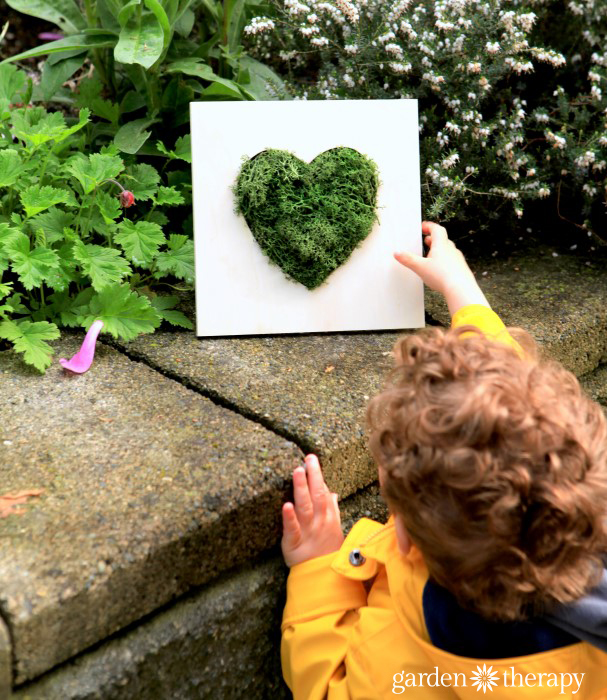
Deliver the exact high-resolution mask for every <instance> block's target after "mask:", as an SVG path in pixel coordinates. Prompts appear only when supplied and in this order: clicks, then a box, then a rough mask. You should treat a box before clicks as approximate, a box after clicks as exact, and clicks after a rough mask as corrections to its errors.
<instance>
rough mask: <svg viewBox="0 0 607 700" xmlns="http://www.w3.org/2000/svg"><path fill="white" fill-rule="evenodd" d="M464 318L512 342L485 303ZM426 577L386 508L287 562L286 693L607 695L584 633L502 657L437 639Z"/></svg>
mask: <svg viewBox="0 0 607 700" xmlns="http://www.w3.org/2000/svg"><path fill="white" fill-rule="evenodd" d="M468 323H471V324H473V325H475V326H477V327H479V328H480V329H481V330H482V331H483V332H485V333H486V334H487V335H490V336H492V337H495V338H498V339H500V340H503V342H506V343H509V344H513V345H516V344H515V342H514V341H513V340H512V338H511V337H510V336H509V334H508V333H507V332H506V331H504V326H503V324H502V322H501V321H500V319H499V318H498V317H497V316H496V314H494V313H493V312H492V311H491V310H490V309H488V308H487V307H483V306H477V305H474V306H467V307H464V308H463V309H461V310H460V311H458V312H457V313H456V314H455V315H454V317H453V326H460V325H464V324H468ZM355 550H358V552H359V554H358V553H355V554H354V555H353V554H352V552H353V551H355ZM360 555H362V556H360ZM427 580H428V570H427V568H426V566H425V563H424V560H423V558H422V556H421V553H420V552H419V550H418V549H416V548H415V547H414V546H413V547H412V548H411V550H410V552H409V554H408V555H406V556H404V555H402V554H401V553H400V551H399V549H398V545H397V541H396V536H395V531H394V524H393V520H392V518H390V519H389V520H388V523H387V524H386V525H381V524H380V523H376V522H374V521H372V520H368V519H366V518H364V519H362V520H360V521H359V522H358V523H356V525H355V526H354V527H353V528H352V531H351V532H350V534H349V535H348V537H347V538H346V540H345V542H344V544H343V546H342V547H341V549H340V550H339V552H335V553H332V554H327V555H325V556H323V557H318V558H316V559H311V560H309V561H306V562H303V563H302V564H298V565H297V566H294V567H292V569H291V571H290V574H289V579H288V582H287V603H286V606H285V610H284V615H283V622H282V647H281V655H282V667H283V673H284V677H285V680H286V682H287V684H288V686H289V688H291V690H292V691H293V695H294V699H295V700H320V699H322V698H327V699H328V700H349V699H352V700H376V699H379V698H382V699H383V698H391V697H394V696H395V695H404V696H405V698H408V697H410V698H418V699H419V700H456V699H457V698H461V699H462V700H469V699H471V698H477V699H478V698H479V697H481V696H480V695H479V693H480V692H482V694H483V695H482V697H489V698H491V700H560V699H561V698H562V699H563V700H573V699H575V700H607V654H606V653H604V652H602V651H600V650H599V649H598V648H596V647H593V646H591V645H590V644H588V643H586V642H578V643H575V644H571V645H569V646H565V647H560V648H557V649H553V650H550V651H544V652H540V653H537V654H531V655H527V656H521V657H514V658H507V659H474V658H467V657H462V656H457V655H455V654H451V653H449V652H446V651H443V650H441V649H439V648H437V647H435V646H434V645H433V644H432V643H431V642H430V638H429V635H428V631H427V629H426V624H425V620H424V612H423V604H422V593H423V590H424V586H425V585H426V582H427Z"/></svg>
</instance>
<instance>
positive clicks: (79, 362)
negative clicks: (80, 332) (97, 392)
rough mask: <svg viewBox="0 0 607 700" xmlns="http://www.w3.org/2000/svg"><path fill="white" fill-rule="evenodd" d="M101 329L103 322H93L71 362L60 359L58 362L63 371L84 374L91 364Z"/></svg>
mask: <svg viewBox="0 0 607 700" xmlns="http://www.w3.org/2000/svg"><path fill="white" fill-rule="evenodd" d="M102 328H103V321H93V324H92V325H91V327H90V328H89V329H88V331H87V334H86V335H85V337H84V340H83V341H82V346H81V347H80V350H78V352H77V353H76V354H75V355H74V357H72V359H71V360H65V359H64V358H63V357H62V358H61V359H60V360H59V362H60V363H61V366H62V367H64V368H65V369H69V370H70V372H76V374H82V373H83V372H86V371H87V370H88V369H89V368H90V366H91V365H92V364H93V358H94V357H95V343H96V342H97V336H98V335H99V331H100V330H101V329H102Z"/></svg>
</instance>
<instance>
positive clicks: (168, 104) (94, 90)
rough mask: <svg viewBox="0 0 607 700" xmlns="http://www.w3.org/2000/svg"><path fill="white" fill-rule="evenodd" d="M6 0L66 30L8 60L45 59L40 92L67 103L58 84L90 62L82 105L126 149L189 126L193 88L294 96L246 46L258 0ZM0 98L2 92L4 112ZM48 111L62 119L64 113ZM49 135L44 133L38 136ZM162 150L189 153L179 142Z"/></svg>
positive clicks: (144, 149)
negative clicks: (246, 32) (81, 2)
mask: <svg viewBox="0 0 607 700" xmlns="http://www.w3.org/2000/svg"><path fill="white" fill-rule="evenodd" d="M7 2H8V4H9V5H10V6H11V7H12V8H14V9H16V10H18V11H20V12H23V13H25V14H28V15H32V16H34V17H39V18H41V19H45V20H47V21H50V22H54V23H55V24H57V25H59V27H60V28H61V30H62V32H63V34H64V35H65V36H64V38H62V39H59V40H57V41H51V42H49V43H47V44H43V45H42V46H39V47H37V48H34V49H30V50H28V51H25V52H23V53H21V54H18V55H16V56H12V57H10V58H9V59H7V61H19V60H22V59H26V58H33V57H38V56H48V57H49V58H48V60H47V62H46V64H45V65H44V68H43V72H42V79H41V83H40V85H39V86H36V89H35V92H34V94H35V96H36V99H44V100H47V101H48V100H53V99H55V98H57V99H58V100H62V101H64V100H66V99H69V100H70V101H71V99H72V95H70V94H69V92H67V90H66V89H65V88H64V87H62V85H63V83H64V82H65V81H66V80H68V79H69V78H70V77H71V76H72V75H74V73H75V72H76V71H79V70H80V69H81V67H82V65H83V64H84V62H85V60H89V61H91V62H92V63H93V64H94V67H95V73H94V75H95V77H94V78H93V79H92V80H91V79H87V80H84V81H83V82H82V85H81V88H80V92H81V94H80V98H79V100H78V103H79V104H80V105H81V106H83V107H86V108H88V109H90V110H91V112H92V113H93V114H94V115H95V116H96V117H99V118H101V119H102V120H104V121H106V122H109V123H110V124H111V126H112V129H111V132H108V131H107V130H104V129H103V127H99V128H98V129H97V133H98V134H103V135H104V136H105V135H106V134H108V133H111V135H112V136H113V142H114V144H115V146H116V147H117V148H118V150H119V151H121V152H123V153H128V154H135V153H153V152H154V149H153V147H151V146H150V144H149V143H148V141H149V139H150V137H151V136H152V135H153V134H154V135H155V137H156V139H157V138H158V136H160V135H162V134H164V133H166V128H171V129H173V128H174V127H175V126H181V125H185V124H187V122H188V115H189V102H190V101H191V100H192V99H195V98H196V96H197V95H199V96H200V97H201V98H202V99H205V100H255V99H276V98H277V97H279V96H282V97H287V96H288V95H287V92H286V90H282V92H281V91H280V90H275V89H274V91H273V92H272V89H270V88H269V86H270V85H274V86H276V85H281V84H282V81H281V79H280V78H279V77H278V76H277V75H276V74H275V73H274V72H273V71H272V70H271V69H270V68H269V67H267V66H263V65H262V64H261V63H259V62H258V61H256V60H255V59H253V58H250V57H247V56H245V54H244V52H243V47H242V43H241V35H242V31H243V28H244V26H245V24H246V22H247V21H248V20H249V19H251V18H252V17H253V16H255V15H256V14H257V13H258V12H259V6H260V2H259V0H228V1H225V2H224V0H204V1H203V2H201V1H200V0H180V1H179V2H178V1H177V0H123V1H122V2H117V1H116V0H96V1H95V2H93V1H91V0H85V2H84V6H83V10H84V12H83V11H82V10H81V9H80V7H79V4H78V2H77V1H76V0H31V1H30V0H7ZM15 75H16V74H15V73H12V74H11V76H12V79H13V80H16V78H15ZM11 89H12V88H11ZM13 92H15V90H13ZM279 93H281V94H279ZM2 105H3V98H2V93H0V110H1V109H2ZM49 119H50V120H51V121H52V122H54V121H55V120H57V121H58V120H59V115H57V116H56V117H55V116H53V115H50V117H49ZM48 126H49V128H50V126H52V124H49V125H48ZM25 131H27V130H25ZM25 131H24V133H25ZM46 136H48V133H47V131H43V132H42V133H41V134H40V135H36V136H35V137H36V138H38V139H42V138H45V137H46ZM162 152H163V153H164V154H165V155H168V156H169V157H171V158H182V157H184V156H185V151H183V150H181V148H180V146H179V145H176V148H175V150H174V151H172V152H171V153H168V152H165V151H162ZM185 159H186V157H184V160H185Z"/></svg>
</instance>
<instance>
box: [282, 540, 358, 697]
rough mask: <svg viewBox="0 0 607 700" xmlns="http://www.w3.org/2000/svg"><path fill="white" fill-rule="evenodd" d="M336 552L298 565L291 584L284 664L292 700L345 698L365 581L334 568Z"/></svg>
mask: <svg viewBox="0 0 607 700" xmlns="http://www.w3.org/2000/svg"><path fill="white" fill-rule="evenodd" d="M334 559H335V553H332V554H327V555H325V556H323V557H318V558H316V559H310V560H309V561H306V562H303V563H302V564H298V565H297V566H294V567H293V568H292V569H291V571H290V573H289V578H288V580H287V603H286V606H285V610H284V615H283V621H282V643H281V661H282V670H283V675H284V679H285V681H286V683H287V685H288V686H289V688H290V689H291V692H292V693H293V698H294V700H322V699H323V698H326V699H327V700H347V698H349V697H350V694H349V691H348V689H347V679H346V670H345V658H346V653H347V650H348V642H349V638H350V634H351V632H352V629H353V627H354V625H355V624H356V622H357V621H358V609H359V608H361V607H363V606H364V605H366V604H367V593H366V590H365V587H364V585H363V584H362V582H361V581H353V580H351V579H348V578H346V577H345V576H341V575H340V574H338V573H336V572H335V571H333V570H332V569H331V564H332V562H333V560H334Z"/></svg>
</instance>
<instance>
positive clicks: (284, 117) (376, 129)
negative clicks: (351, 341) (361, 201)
mask: <svg viewBox="0 0 607 700" xmlns="http://www.w3.org/2000/svg"><path fill="white" fill-rule="evenodd" d="M190 108H191V109H190V113H191V134H192V178H193V194H194V237H195V261H196V333H197V335H199V336H232V335H256V334H275V333H278V334H280V333H318V332H328V331H367V330H387V329H404V328H419V327H422V326H423V325H424V295H423V283H422V282H421V280H420V279H419V277H417V275H415V274H414V273H412V272H410V271H409V270H406V269H405V268H404V267H403V266H402V265H400V264H399V263H398V262H396V260H395V259H394V257H393V255H392V253H393V252H394V251H402V250H407V251H410V252H413V253H417V254H418V255H421V253H422V239H421V203H420V177H419V132H418V118H417V100H343V101H342V100H327V101H305V100H294V101H278V102H273V101H272V102H270V101H268V102H193V103H191V105H190ZM338 146H346V147H349V148H353V149H355V150H357V151H359V152H360V153H362V154H363V155H365V156H368V157H369V158H371V159H372V160H373V161H375V163H376V164H377V166H378V169H379V179H380V182H381V184H380V187H379V190H378V209H377V213H378V218H379V221H378V222H376V223H375V225H374V227H373V229H372V231H371V233H370V234H369V235H368V236H367V238H366V239H365V240H364V241H363V242H362V243H361V244H360V245H359V247H358V248H356V249H355V250H354V251H353V253H352V255H351V256H350V257H349V258H348V259H347V260H346V262H345V263H344V264H343V265H341V266H340V267H339V268H338V269H337V270H335V271H334V272H333V273H332V274H331V275H330V276H329V277H328V278H327V279H326V280H325V282H324V283H323V284H322V285H320V286H319V287H317V288H316V289H314V290H308V289H307V288H306V287H304V286H303V285H302V284H299V283H297V282H294V281H292V280H290V279H289V278H287V277H286V276H285V275H284V273H283V272H282V270H281V269H280V268H279V267H277V266H276V265H274V264H272V263H271V262H270V261H269V259H268V258H267V257H266V256H265V255H264V253H263V252H262V250H261V248H260V247H259V245H258V244H257V242H256V241H255V239H254V237H253V234H252V233H251V231H250V230H249V228H248V226H247V223H246V221H245V220H244V217H242V216H239V215H237V214H236V213H235V212H234V208H235V202H234V195H233V192H232V190H231V187H232V185H233V184H234V183H235V181H236V178H237V176H238V173H239V171H240V168H241V166H242V162H243V161H242V159H243V156H246V157H248V158H251V157H253V156H254V155H256V154H257V153H259V152H261V151H264V150H266V149H268V148H278V149H283V150H286V151H289V152H291V153H293V154H294V155H296V156H297V157H298V158H300V159H302V160H304V161H306V162H310V161H312V160H313V159H314V158H315V157H316V156H317V155H319V154H320V153H322V152H323V151H326V150H329V149H331V148H336V147H338Z"/></svg>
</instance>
